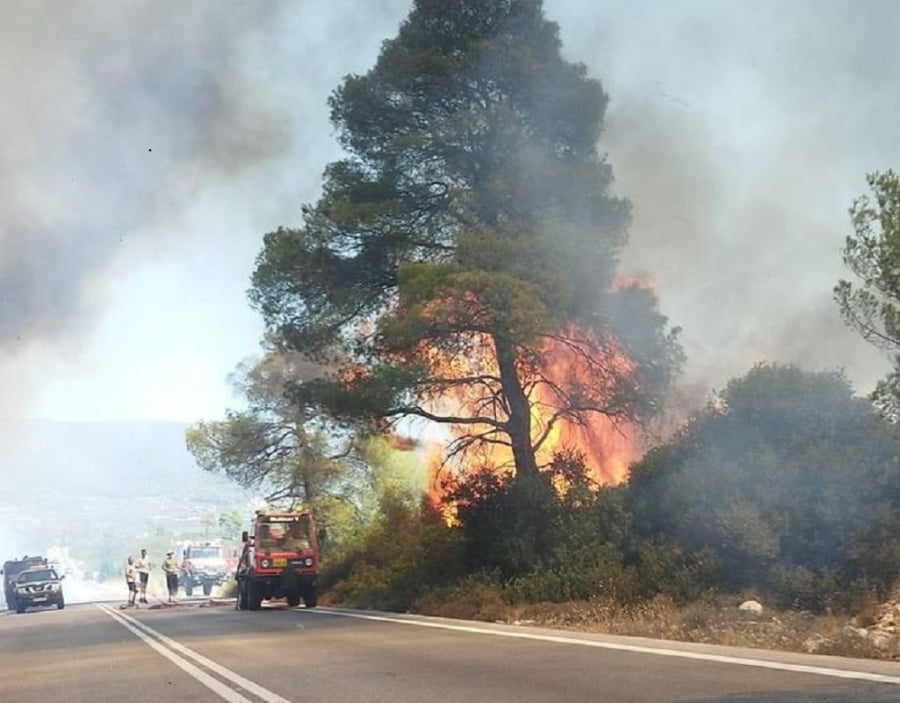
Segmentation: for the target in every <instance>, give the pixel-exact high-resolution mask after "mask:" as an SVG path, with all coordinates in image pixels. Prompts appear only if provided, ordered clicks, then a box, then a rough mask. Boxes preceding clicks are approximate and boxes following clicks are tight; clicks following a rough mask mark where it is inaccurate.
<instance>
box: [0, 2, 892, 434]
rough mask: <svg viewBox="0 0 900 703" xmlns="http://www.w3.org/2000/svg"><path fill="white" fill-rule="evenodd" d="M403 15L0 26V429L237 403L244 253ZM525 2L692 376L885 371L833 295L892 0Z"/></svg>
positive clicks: (132, 13) (13, 8)
mask: <svg viewBox="0 0 900 703" xmlns="http://www.w3.org/2000/svg"><path fill="white" fill-rule="evenodd" d="M410 5H411V3H410V2H409V0H403V1H401V0H384V1H378V0H327V1H326V0H294V1H293V2H287V1H285V2H266V3H247V2H238V1H237V0H208V1H207V0H192V1H191V2H190V3H179V4H178V9H177V11H175V10H174V9H169V7H170V6H169V5H168V4H162V3H158V2H151V1H150V0H120V1H117V2H112V1H111V0H91V1H87V0H82V2H79V3H70V2H63V1H62V0H44V1H38V0H33V1H31V2H25V1H24V0H23V1H22V2H15V3H3V4H2V5H0V134H2V137H0V139H2V148H0V388H2V395H0V416H6V417H26V416H27V417H47V418H67V419H95V418H104V419H117V418H170V419H182V420H195V419H198V418H200V417H205V418H210V417H216V416H218V415H220V414H221V412H222V410H223V409H224V407H225V406H226V405H228V404H230V403H232V399H231V396H230V390H229V388H228V385H227V383H226V380H225V379H226V376H227V374H228V373H229V372H230V371H232V370H233V369H234V367H235V365H236V364H237V363H238V362H239V361H240V360H241V359H243V358H244V357H246V356H248V355H252V354H255V353H256V352H257V350H258V341H259V338H260V335H261V332H262V325H261V321H260V320H259V318H258V317H257V315H256V314H255V313H254V312H253V311H251V310H250V308H249V306H248V305H247V302H246V296H245V291H246V289H247V288H248V286H249V275H250V273H251V271H252V268H253V259H254V257H255V255H256V254H257V252H258V251H259V248H260V245H261V237H262V235H263V233H265V232H266V231H268V230H271V229H273V228H275V227H277V226H278V225H282V224H285V225H291V224H296V223H297V222H298V221H299V217H298V214H299V209H300V205H301V204H302V203H304V202H309V201H313V200H315V198H316V197H317V195H318V186H319V182H320V181H319V177H320V174H321V172H322V168H323V166H324V165H325V164H326V163H327V162H328V161H329V160H332V159H333V158H335V157H336V156H337V154H338V152H337V148H336V145H335V142H334V139H333V134H332V130H331V126H330V125H329V123H328V121H327V106H326V102H325V101H326V99H327V96H328V94H329V93H330V92H331V90H332V89H333V88H334V87H335V86H336V85H337V84H338V83H339V81H340V79H341V77H342V76H343V75H345V74H347V73H349V72H363V71H366V70H367V69H368V68H369V67H371V65H372V63H373V62H374V60H375V57H376V55H377V52H378V48H379V45H380V43H381V41H382V40H383V39H385V38H386V37H389V36H392V35H393V34H394V32H395V30H396V27H397V24H398V23H399V21H400V20H401V19H402V18H403V17H404V16H405V14H406V13H407V11H408V10H409V7H410ZM75 6H77V9H75ZM545 6H546V11H547V14H548V16H549V17H550V18H551V19H553V20H556V21H558V22H559V23H560V25H561V32H562V37H563V40H564V43H565V53H566V55H567V57H568V58H569V59H571V60H577V61H582V62H584V63H586V64H587V65H588V67H589V70H590V72H591V74H592V75H593V76H594V77H597V78H599V79H600V80H601V81H602V82H603V84H604V86H605V88H606V90H607V92H608V93H609V95H610V100H611V102H610V108H609V113H608V121H607V131H606V134H605V135H604V138H603V140H602V143H601V147H600V148H601V150H602V151H604V152H606V153H607V154H608V155H609V159H610V161H611V162H612V164H613V166H614V169H615V172H616V174H617V184H616V189H617V191H618V192H620V193H621V194H623V195H627V196H628V197H629V198H631V199H632V201H633V204H634V210H635V219H634V223H633V226H632V228H631V237H632V242H631V245H630V247H629V249H628V251H627V252H626V254H625V257H624V261H623V267H622V268H623V272H626V273H644V274H647V275H649V276H651V277H653V278H654V279H655V280H656V281H657V282H658V288H659V295H660V298H661V301H662V306H663V309H664V311H665V313H666V314H668V315H669V316H670V318H671V320H672V322H673V323H674V324H677V325H681V326H682V327H683V328H684V332H683V342H684V345H685V349H686V352H687V355H688V360H689V364H688V368H687V374H686V378H687V380H688V381H690V382H692V383H696V384H698V385H699V386H700V387H702V388H711V387H721V386H722V384H723V383H724V381H725V380H726V379H727V378H728V377H730V376H733V375H737V374H741V373H743V372H744V371H746V369H747V368H748V367H749V366H750V365H751V364H752V363H753V362H754V361H758V360H760V359H772V360H782V361H793V362H798V363H801V364H804V365H806V366H808V367H810V368H817V369H818V368H838V367H845V368H846V369H847V371H848V373H849V375H850V377H851V379H852V380H853V381H854V382H855V383H856V385H857V387H858V388H860V389H861V390H864V391H866V390H868V389H869V388H870V387H871V385H872V384H873V382H874V381H875V380H876V379H877V378H878V377H880V376H881V375H882V374H883V372H884V370H885V368H886V362H885V361H884V360H883V359H882V358H881V356H880V355H879V354H878V353H876V352H875V351H873V350H871V349H869V348H868V347H867V346H866V345H865V344H864V343H863V342H861V341H860V340H858V339H857V338H856V337H855V335H853V333H851V332H849V331H847V330H845V329H844V328H843V326H842V324H841V323H840V320H839V318H838V315H837V312H836V309H835V306H834V303H833V302H832V300H831V289H832V287H833V285H834V283H835V282H836V280H837V279H838V278H839V277H841V276H842V275H844V270H843V267H842V264H841V261H840V247H841V245H842V242H843V238H844V237H845V236H846V234H847V233H848V232H849V225H848V217H847V214H846V213H847V208H848V207H849V205H850V202H851V201H852V199H853V198H854V197H855V196H856V195H858V194H860V193H861V192H862V191H863V190H864V187H865V174H866V172H868V171H871V170H876V169H885V168H889V167H895V168H896V167H900V132H898V130H897V129H896V116H897V115H898V114H900V92H898V89H897V83H896V75H895V74H896V71H897V69H896V67H897V66H898V65H900V43H898V42H897V41H896V40H895V37H894V33H893V30H894V28H896V27H897V26H900V25H898V22H900V3H894V2H891V1H890V0H885V1H884V2H875V1H865V2H858V1H855V0H847V1H846V2H838V1H828V0H807V1H805V2H804V1H802V0H794V1H793V2H791V3H784V2H776V1H774V0H773V1H771V2H758V1H755V2H749V0H748V1H743V2H738V1H734V2H720V1H719V0H704V1H701V0H679V2H668V1H665V0H658V1H657V2H649V1H648V2H641V1H637V0H620V1H618V2H616V1H613V0H605V1H598V0H595V1H593V2H590V3H588V2H585V1H584V0H546V3H545ZM588 7H589V8H591V9H590V10H587V9H585V8H588ZM161 8H166V9H165V11H164V12H161V11H160V10H161ZM171 8H175V5H171Z"/></svg>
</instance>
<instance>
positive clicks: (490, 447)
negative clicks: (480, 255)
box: [427, 329, 639, 517]
mask: <svg viewBox="0 0 900 703" xmlns="http://www.w3.org/2000/svg"><path fill="white" fill-rule="evenodd" d="M469 346H470V353H469V354H466V355H462V354H460V355H456V356H455V357H454V358H453V359H448V358H446V357H445V356H444V355H442V354H439V353H437V352H432V353H430V354H428V355H427V356H428V359H429V362H430V364H431V366H432V368H433V369H434V370H435V371H437V372H439V373H440V375H441V376H443V377H445V378H464V377H468V378H473V377H477V376H483V377H492V376H496V375H497V369H496V362H495V360H494V355H493V353H492V352H493V347H492V344H491V341H490V339H488V338H480V339H473V340H472V343H471V344H470V345H469ZM589 346H590V348H588V347H589ZM479 350H480V351H479ZM598 352H599V353H598ZM598 357H599V358H598ZM632 367H633V364H632V363H631V361H630V360H629V359H628V357H627V356H626V355H625V354H624V353H623V352H622V351H621V349H619V348H618V347H617V346H616V345H615V344H614V343H613V344H611V343H607V344H605V345H602V346H601V347H600V348H599V349H598V346H597V345H593V344H592V345H588V344H587V342H586V341H585V339H584V338H583V335H579V334H578V332H577V330H574V329H572V330H569V331H568V333H567V334H565V335H563V336H561V337H559V338H548V339H546V340H545V343H544V344H543V345H542V349H541V354H540V364H539V367H538V368H537V369H536V370H532V371H530V372H529V371H526V370H524V369H523V371H522V372H521V379H522V381H523V385H524V387H525V391H526V394H527V396H528V399H529V402H530V405H531V436H532V442H533V443H534V444H536V445H537V444H539V446H538V448H537V451H536V457H537V461H538V464H539V466H546V465H548V464H549V463H550V462H551V460H552V459H553V456H554V454H556V453H557V452H559V451H561V450H575V451H577V452H580V453H581V454H583V456H584V457H585V460H586V463H587V467H588V470H589V471H590V475H591V477H592V479H593V480H594V481H595V482H596V484H597V485H615V484H618V483H621V482H623V481H624V480H625V479H626V478H627V474H628V467H629V465H630V464H631V463H632V462H633V461H634V460H635V459H637V458H638V456H639V448H638V443H637V432H636V428H635V427H634V426H632V425H630V424H629V423H628V422H625V421H623V420H614V419H612V418H611V417H610V416H609V415H606V414H603V413H599V412H587V413H580V414H578V415H577V416H576V415H575V414H572V415H563V416H559V414H558V413H559V410H560V409H561V408H563V407H565V406H566V404H567V403H568V404H572V402H573V399H574V398H575V394H577V393H579V388H580V387H582V386H583V384H587V383H593V384H594V385H595V386H596V384H597V383H598V379H599V381H600V383H601V385H602V383H603V377H604V374H603V371H602V369H610V370H611V371H614V372H616V373H617V374H628V373H629V372H630V371H631V369H632ZM609 382H610V383H612V381H609ZM494 391H496V389H495V388H492V387H491V383H490V382H488V381H485V382H484V383H481V384H466V385H458V386H452V387H450V388H449V389H446V390H445V391H444V392H442V393H441V394H440V395H439V396H436V397H435V399H434V405H435V409H436V411H439V412H440V413H441V414H446V415H454V414H455V415H460V416H465V417H470V416H473V415H482V416H484V415H486V414H487V415H490V414H491V413H492V412H496V411H498V410H499V413H498V415H499V417H500V418H501V419H502V418H503V409H502V406H498V403H497V400H496V397H495V393H494ZM598 396H599V397H602V396H603V389H602V388H600V389H599V392H598V389H596V388H595V389H594V398H595V399H596V397H598ZM575 404H577V402H576V403H575ZM451 432H452V434H453V436H454V437H455V438H456V439H455V442H451V443H450V445H449V447H448V446H445V445H440V446H437V445H435V446H432V447H431V448H430V449H429V452H428V463H429V472H430V477H431V481H430V483H429V485H430V487H431V488H430V491H429V498H430V499H431V502H432V503H433V504H435V505H436V506H442V507H443V508H444V515H445V517H447V516H448V515H447V510H446V509H447V508H448V506H447V499H446V490H447V485H448V483H447V482H446V481H445V480H442V479H446V477H447V474H448V473H450V474H454V473H455V474H457V475H458V474H464V473H465V471H467V470H473V469H475V470H483V469H489V470H491V471H495V472H503V473H511V472H512V471H513V470H514V462H513V455H512V450H511V448H510V447H509V446H508V445H507V444H505V443H502V442H503V440H504V439H505V437H503V436H502V435H495V434H492V433H491V432H490V427H489V426H487V425H485V426H479V425H476V426H473V425H459V426H451ZM483 433H487V434H486V435H485V436H484V439H486V440H487V441H479V442H475V443H472V444H471V445H468V444H467V442H466V438H467V437H472V436H476V435H480V434H483ZM461 448H462V449H464V451H459V452H458V453H456V454H454V453H453V450H454V449H461ZM448 455H449V458H448Z"/></svg>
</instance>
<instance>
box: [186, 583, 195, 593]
mask: <svg viewBox="0 0 900 703" xmlns="http://www.w3.org/2000/svg"><path fill="white" fill-rule="evenodd" d="M184 595H186V596H192V595H194V587H193V586H192V585H189V584H184Z"/></svg>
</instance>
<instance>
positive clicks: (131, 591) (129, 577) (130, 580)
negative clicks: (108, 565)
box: [125, 556, 138, 607]
mask: <svg viewBox="0 0 900 703" xmlns="http://www.w3.org/2000/svg"><path fill="white" fill-rule="evenodd" d="M125 583H126V584H128V605H130V606H132V607H134V606H136V605H137V603H135V599H136V598H137V591H138V589H137V568H136V567H135V565H134V557H132V556H129V557H128V563H127V564H126V565H125Z"/></svg>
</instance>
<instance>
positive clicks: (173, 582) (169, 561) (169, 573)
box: [162, 552, 179, 603]
mask: <svg viewBox="0 0 900 703" xmlns="http://www.w3.org/2000/svg"><path fill="white" fill-rule="evenodd" d="M178 568H179V567H178V561H177V560H176V559H175V554H174V552H166V558H165V561H163V565H162V570H163V571H164V572H165V574H166V588H167V589H168V590H169V602H170V603H174V602H175V596H176V595H177V594H178Z"/></svg>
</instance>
